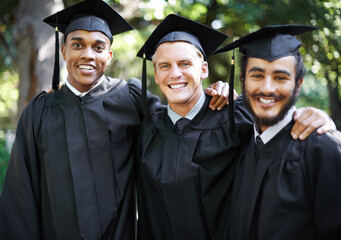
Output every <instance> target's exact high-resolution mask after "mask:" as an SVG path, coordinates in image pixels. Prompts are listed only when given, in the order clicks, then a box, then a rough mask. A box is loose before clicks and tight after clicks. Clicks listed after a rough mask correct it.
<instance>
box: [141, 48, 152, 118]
mask: <svg viewBox="0 0 341 240" xmlns="http://www.w3.org/2000/svg"><path fill="white" fill-rule="evenodd" d="M142 105H143V113H144V117H145V118H146V119H147V120H149V119H150V114H149V107H148V99H147V58H146V54H145V53H143V65H142Z"/></svg>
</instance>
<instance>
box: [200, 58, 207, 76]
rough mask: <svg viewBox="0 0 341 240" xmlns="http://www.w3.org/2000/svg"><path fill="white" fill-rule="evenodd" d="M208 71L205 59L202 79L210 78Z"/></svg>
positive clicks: (202, 66) (202, 67)
mask: <svg viewBox="0 0 341 240" xmlns="http://www.w3.org/2000/svg"><path fill="white" fill-rule="evenodd" d="M208 72H209V71H208V63H207V62H206V61H203V62H202V65H201V79H206V78H208Z"/></svg>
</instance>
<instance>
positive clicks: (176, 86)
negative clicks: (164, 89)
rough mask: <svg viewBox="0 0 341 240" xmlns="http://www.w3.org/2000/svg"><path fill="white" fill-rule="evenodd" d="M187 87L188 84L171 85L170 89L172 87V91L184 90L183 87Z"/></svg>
mask: <svg viewBox="0 0 341 240" xmlns="http://www.w3.org/2000/svg"><path fill="white" fill-rule="evenodd" d="M186 86H187V84H185V83H182V84H174V85H169V87H170V88H171V89H177V88H183V87H186Z"/></svg>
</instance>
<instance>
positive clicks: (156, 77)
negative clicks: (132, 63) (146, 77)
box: [154, 68, 159, 84]
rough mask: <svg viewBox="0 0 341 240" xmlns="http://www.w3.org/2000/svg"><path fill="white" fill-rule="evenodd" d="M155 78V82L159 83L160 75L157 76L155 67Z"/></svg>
mask: <svg viewBox="0 0 341 240" xmlns="http://www.w3.org/2000/svg"><path fill="white" fill-rule="evenodd" d="M154 78H155V83H156V84H159V79H158V76H157V73H156V69H155V68H154Z"/></svg>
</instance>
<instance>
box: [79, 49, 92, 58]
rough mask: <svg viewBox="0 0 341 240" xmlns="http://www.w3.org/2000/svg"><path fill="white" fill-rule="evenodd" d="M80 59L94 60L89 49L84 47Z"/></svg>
mask: <svg viewBox="0 0 341 240" xmlns="http://www.w3.org/2000/svg"><path fill="white" fill-rule="evenodd" d="M81 58H85V59H94V58H95V53H94V51H93V49H92V48H91V47H86V48H84V50H83V51H82V54H81Z"/></svg>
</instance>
